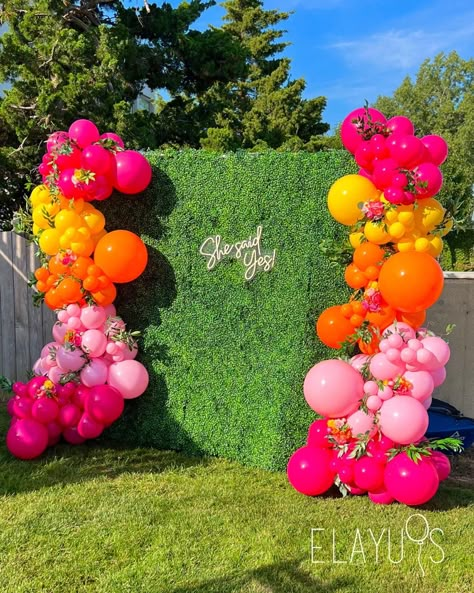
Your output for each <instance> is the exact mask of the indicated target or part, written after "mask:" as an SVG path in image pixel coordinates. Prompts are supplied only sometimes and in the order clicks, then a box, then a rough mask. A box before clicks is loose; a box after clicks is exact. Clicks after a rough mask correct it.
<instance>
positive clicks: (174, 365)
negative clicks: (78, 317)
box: [104, 151, 353, 469]
mask: <svg viewBox="0 0 474 593" xmlns="http://www.w3.org/2000/svg"><path fill="white" fill-rule="evenodd" d="M148 156H149V158H150V161H151V163H152V164H153V168H154V180H153V183H152V186H151V187H150V188H149V190H147V192H146V193H145V194H144V195H143V196H141V197H139V198H133V197H132V198H127V197H117V198H116V199H115V200H109V201H108V202H107V203H105V204H104V209H105V210H107V212H106V217H107V222H108V225H107V227H108V230H112V229H113V228H127V229H130V230H132V231H134V232H136V233H138V234H140V235H141V236H142V238H143V239H144V241H145V242H146V244H147V245H148V248H149V254H150V261H149V265H148V268H147V270H146V272H145V273H144V275H143V276H142V277H141V278H140V279H139V280H137V281H136V282H133V283H131V284H130V285H125V286H123V287H122V288H121V289H120V293H119V301H118V307H117V308H118V311H119V313H120V314H121V315H122V316H123V317H124V318H125V320H126V321H127V323H128V325H129V327H130V328H138V329H140V330H141V331H142V332H143V339H142V340H141V360H142V361H143V362H144V363H145V364H146V365H147V367H148V370H149V372H150V379H151V380H150V387H149V389H148V390H147V392H146V393H145V394H144V395H143V396H142V397H140V398H139V399H137V400H136V401H131V402H129V403H128V404H127V406H126V412H125V414H124V416H123V417H122V419H121V421H119V422H118V423H117V424H116V425H115V426H114V428H113V429H112V436H114V437H117V438H120V439H121V440H125V441H128V442H130V441H131V442H133V443H136V444H140V445H145V444H146V445H153V446H156V447H160V448H172V449H179V450H183V451H186V452H189V453H191V454H212V455H220V456H223V457H227V458H231V459H237V460H240V461H242V462H243V463H246V464H251V465H255V466H260V467H264V468H270V469H282V468H284V467H285V465H286V462H287V460H288V457H289V456H290V454H291V453H292V452H293V451H294V450H295V449H296V448H297V447H299V446H301V445H302V444H303V442H304V439H305V436H306V431H307V428H308V425H309V423H310V421H311V419H312V418H314V414H313V413H312V412H311V410H310V409H309V408H308V406H307V405H306V403H305V401H304V398H303V392H302V385H303V380H304V377H305V374H306V372H307V371H308V369H309V368H310V367H311V366H312V365H313V364H314V363H315V362H316V361H318V360H320V359H323V358H327V357H331V356H333V355H334V354H333V353H330V352H328V350H327V349H326V348H325V347H323V346H322V345H321V343H319V341H318V340H317V339H316V336H315V330H314V323H315V319H316V318H317V316H318V314H319V313H320V312H321V311H322V310H323V309H324V308H325V307H328V306H330V305H333V304H336V303H340V302H343V301H344V298H345V297H346V296H347V293H346V292H345V288H344V284H343V281H342V273H341V271H340V269H339V271H338V270H335V269H334V268H333V267H331V264H330V262H329V261H328V260H327V259H326V258H325V257H324V256H323V255H322V253H321V252H320V251H319V249H318V246H319V245H320V243H321V241H322V240H323V239H325V238H339V237H340V238H341V239H342V237H343V229H342V227H341V226H340V225H338V224H337V223H335V222H334V221H333V220H332V218H331V217H330V216H329V213H328V210H327V207H326V194H327V191H328V189H329V187H330V185H331V184H332V183H333V182H334V181H335V180H336V179H337V178H338V177H340V176H342V175H344V174H347V173H349V172H353V165H352V163H351V160H350V156H349V155H348V153H345V152H343V151H333V152H320V153H318V154H307V153H276V152H268V153H263V154H252V153H237V154H230V155H225V156H223V155H216V154H212V153H209V152H201V151H184V152H166V153H159V152H153V153H150V154H149V155H148ZM258 225H261V226H262V227H263V236H262V245H263V248H264V249H265V250H268V251H273V250H274V249H275V250H276V261H275V266H274V268H273V270H272V271H270V272H259V273H257V275H256V276H255V278H254V279H253V280H252V281H251V282H246V281H245V280H244V271H245V269H244V266H243V264H242V263H241V262H239V261H235V260H233V261H229V260H227V261H225V262H223V263H220V264H218V265H217V266H216V268H215V269H214V270H212V271H208V270H207V269H206V259H205V258H204V257H203V256H202V255H200V253H199V248H200V246H201V244H202V242H203V241H204V240H205V239H206V238H207V237H209V236H211V235H217V234H219V235H221V236H222V239H223V241H225V242H227V243H234V242H236V241H240V240H243V239H245V238H248V237H249V236H250V235H255V234H256V230H257V226H258Z"/></svg>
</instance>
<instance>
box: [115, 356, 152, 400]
mask: <svg viewBox="0 0 474 593" xmlns="http://www.w3.org/2000/svg"><path fill="white" fill-rule="evenodd" d="M148 381H149V377H148V372H147V370H146V368H145V367H144V366H143V365H142V364H141V362H138V361H136V360H124V361H123V362H114V363H113V364H111V365H110V367H109V375H108V379H107V383H108V384H109V385H111V386H112V387H115V389H118V391H120V393H121V394H122V396H123V397H124V398H125V399H134V398H136V397H139V396H140V395H142V393H143V392H144V391H145V389H146V388H147V387H148Z"/></svg>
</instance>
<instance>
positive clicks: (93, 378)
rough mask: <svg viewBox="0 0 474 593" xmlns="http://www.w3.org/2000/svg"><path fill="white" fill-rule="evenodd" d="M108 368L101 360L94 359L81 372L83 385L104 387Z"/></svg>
mask: <svg viewBox="0 0 474 593" xmlns="http://www.w3.org/2000/svg"><path fill="white" fill-rule="evenodd" d="M107 373H108V366H107V365H106V364H105V362H104V361H103V360H102V359H101V358H93V359H92V360H91V361H90V363H89V364H87V365H86V366H85V367H84V368H83V369H82V371H81V375H80V378H81V383H83V385H85V386H86V387H95V386H96V385H103V384H104V383H105V382H106V381H107Z"/></svg>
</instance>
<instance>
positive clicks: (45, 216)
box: [32, 204, 59, 229]
mask: <svg viewBox="0 0 474 593" xmlns="http://www.w3.org/2000/svg"><path fill="white" fill-rule="evenodd" d="M58 210H59V208H58V207H57V205H56V204H39V205H38V206H36V208H34V210H33V213H32V218H33V222H34V224H36V225H37V226H38V227H39V228H40V229H49V227H50V226H52V225H51V224H50V221H52V220H53V219H54V216H55V215H56V212H58Z"/></svg>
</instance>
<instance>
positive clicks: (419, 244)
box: [415, 237, 430, 253]
mask: <svg viewBox="0 0 474 593" xmlns="http://www.w3.org/2000/svg"><path fill="white" fill-rule="evenodd" d="M429 250H430V242H429V241H428V239H427V238H426V237H420V238H419V239H417V240H416V241H415V251H420V252H421V253H424V252H425V251H429Z"/></svg>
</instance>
